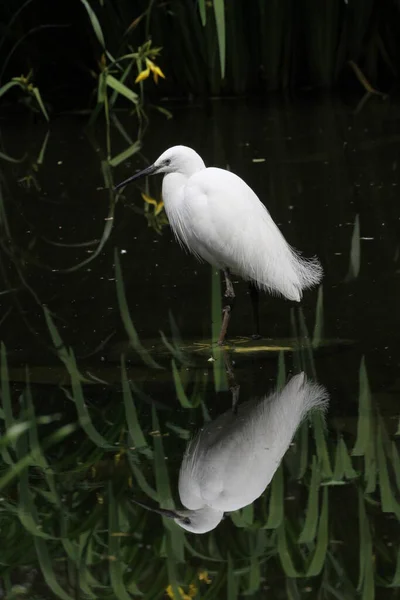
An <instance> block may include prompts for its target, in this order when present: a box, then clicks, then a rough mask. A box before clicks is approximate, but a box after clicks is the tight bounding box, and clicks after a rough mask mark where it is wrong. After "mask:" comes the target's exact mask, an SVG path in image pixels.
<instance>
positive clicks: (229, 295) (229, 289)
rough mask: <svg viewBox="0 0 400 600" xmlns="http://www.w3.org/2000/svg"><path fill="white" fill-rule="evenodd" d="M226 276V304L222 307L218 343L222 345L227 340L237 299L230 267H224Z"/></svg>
mask: <svg viewBox="0 0 400 600" xmlns="http://www.w3.org/2000/svg"><path fill="white" fill-rule="evenodd" d="M224 276H225V294H224V298H225V300H224V302H225V306H224V308H223V309H222V315H223V317H222V325H221V331H220V332H219V338H218V345H219V346H222V344H223V343H224V340H225V336H226V332H227V330H228V324H229V319H230V318H231V312H232V308H233V302H234V300H235V292H234V290H233V285H232V281H231V279H230V273H229V269H224Z"/></svg>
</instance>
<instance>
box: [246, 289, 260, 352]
mask: <svg viewBox="0 0 400 600" xmlns="http://www.w3.org/2000/svg"><path fill="white" fill-rule="evenodd" d="M249 293H250V300H251V306H252V308H253V319H254V331H255V332H254V333H253V335H252V336H251V337H252V338H253V340H259V339H260V338H261V335H260V313H259V310H258V307H259V292H258V288H257V286H255V285H254V283H253V282H252V281H250V282H249Z"/></svg>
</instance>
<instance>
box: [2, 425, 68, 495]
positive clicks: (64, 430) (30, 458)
mask: <svg viewBox="0 0 400 600" xmlns="http://www.w3.org/2000/svg"><path fill="white" fill-rule="evenodd" d="M76 429H77V426H76V425H75V424H72V423H71V424H69V425H64V426H63V427H60V428H59V429H57V431H56V432H55V433H53V434H51V435H50V436H49V437H47V438H46V439H45V440H44V441H43V443H42V447H43V448H50V447H51V446H53V445H55V444H57V443H59V442H61V441H62V440H63V439H65V438H66V437H68V436H69V435H71V433H73V432H74V431H76ZM36 458H37V457H36V455H35V453H34V452H30V453H29V454H27V455H26V456H24V458H22V459H21V460H19V461H18V462H16V463H15V464H13V465H12V467H11V468H10V469H8V470H7V471H6V472H5V474H4V475H3V476H2V477H0V490H1V489H3V488H4V487H6V486H7V485H8V484H9V483H10V482H11V481H13V480H14V479H15V478H16V477H18V476H19V474H20V473H21V472H22V471H23V470H24V469H26V468H27V467H29V466H31V465H35V464H36Z"/></svg>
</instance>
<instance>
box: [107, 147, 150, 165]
mask: <svg viewBox="0 0 400 600" xmlns="http://www.w3.org/2000/svg"><path fill="white" fill-rule="evenodd" d="M141 147H142V144H141V142H139V141H137V142H135V143H134V144H131V145H130V146H129V147H128V148H126V149H125V150H123V151H122V152H120V153H119V154H117V155H116V156H114V157H113V158H110V160H109V161H108V162H109V163H110V165H111V166H112V167H117V166H118V165H120V164H121V163H123V162H125V161H126V160H127V159H128V158H130V157H131V156H133V155H134V154H136V153H137V152H139V150H140V148H141Z"/></svg>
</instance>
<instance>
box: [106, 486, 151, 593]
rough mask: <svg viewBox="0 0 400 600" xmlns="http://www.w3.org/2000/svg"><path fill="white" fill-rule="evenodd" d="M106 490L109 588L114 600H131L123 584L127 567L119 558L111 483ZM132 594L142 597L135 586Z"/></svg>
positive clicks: (115, 502)
mask: <svg viewBox="0 0 400 600" xmlns="http://www.w3.org/2000/svg"><path fill="white" fill-rule="evenodd" d="M108 490H109V493H108V554H109V557H110V560H109V561H108V564H109V573H110V582H111V587H112V589H113V592H114V594H115V598H116V600H132V596H131V595H130V594H129V593H128V591H127V589H126V587H125V584H124V574H125V572H126V571H127V565H126V564H125V563H124V562H123V559H122V556H121V548H120V539H121V538H120V537H119V536H118V535H117V534H118V533H119V532H120V528H119V522H118V521H119V519H118V506H117V501H116V499H115V497H114V493H113V490H112V485H111V483H110V485H109V487H108ZM132 584H133V582H131V583H130V586H132ZM133 585H134V584H133ZM134 594H135V595H136V596H142V595H143V594H142V593H141V592H140V590H139V589H138V587H137V586H136V585H134Z"/></svg>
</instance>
